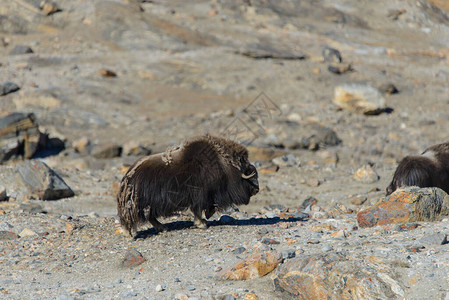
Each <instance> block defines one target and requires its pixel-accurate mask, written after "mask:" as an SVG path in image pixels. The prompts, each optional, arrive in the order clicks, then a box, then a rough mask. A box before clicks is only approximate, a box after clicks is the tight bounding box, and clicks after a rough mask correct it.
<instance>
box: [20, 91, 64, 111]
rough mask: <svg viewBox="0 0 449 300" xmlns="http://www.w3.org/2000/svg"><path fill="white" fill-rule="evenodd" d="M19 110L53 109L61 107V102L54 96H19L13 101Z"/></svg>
mask: <svg viewBox="0 0 449 300" xmlns="http://www.w3.org/2000/svg"><path fill="white" fill-rule="evenodd" d="M13 102H14V104H15V105H16V109H17V110H26V109H29V108H30V107H36V108H41V109H42V108H43V109H52V108H57V107H60V106H61V100H59V99H58V98H56V97H55V96H53V95H42V94H40V95H39V94H38V95H35V94H31V95H26V96H19V97H16V98H14V99H13Z"/></svg>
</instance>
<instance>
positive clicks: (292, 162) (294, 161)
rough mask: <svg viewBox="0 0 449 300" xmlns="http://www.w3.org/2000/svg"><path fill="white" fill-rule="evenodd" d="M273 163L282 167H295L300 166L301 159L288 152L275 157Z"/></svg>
mask: <svg viewBox="0 0 449 300" xmlns="http://www.w3.org/2000/svg"><path fill="white" fill-rule="evenodd" d="M273 163H274V164H276V165H278V166H280V167H293V166H298V165H299V161H298V158H297V157H296V156H294V155H293V154H287V155H283V156H280V157H276V158H274V159H273Z"/></svg>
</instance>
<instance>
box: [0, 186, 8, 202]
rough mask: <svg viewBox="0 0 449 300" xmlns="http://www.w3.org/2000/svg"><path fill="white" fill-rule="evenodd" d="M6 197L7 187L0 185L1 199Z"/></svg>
mask: <svg viewBox="0 0 449 300" xmlns="http://www.w3.org/2000/svg"><path fill="white" fill-rule="evenodd" d="M6 199H7V196H6V188H5V187H4V186H2V185H0V201H5V200H6Z"/></svg>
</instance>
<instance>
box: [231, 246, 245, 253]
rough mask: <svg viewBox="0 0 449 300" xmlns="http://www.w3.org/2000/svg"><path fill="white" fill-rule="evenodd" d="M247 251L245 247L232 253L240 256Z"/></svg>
mask: <svg viewBox="0 0 449 300" xmlns="http://www.w3.org/2000/svg"><path fill="white" fill-rule="evenodd" d="M245 251H246V248H245V247H238V248H236V249H235V250H234V251H232V253H233V254H235V255H239V254H242V253H243V252H245Z"/></svg>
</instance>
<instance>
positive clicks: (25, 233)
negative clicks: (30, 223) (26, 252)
mask: <svg viewBox="0 0 449 300" xmlns="http://www.w3.org/2000/svg"><path fill="white" fill-rule="evenodd" d="M35 235H37V233H36V232H34V231H33V230H31V229H29V228H24V229H23V230H22V231H21V232H20V233H19V236H20V237H21V238H23V237H29V236H35Z"/></svg>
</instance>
